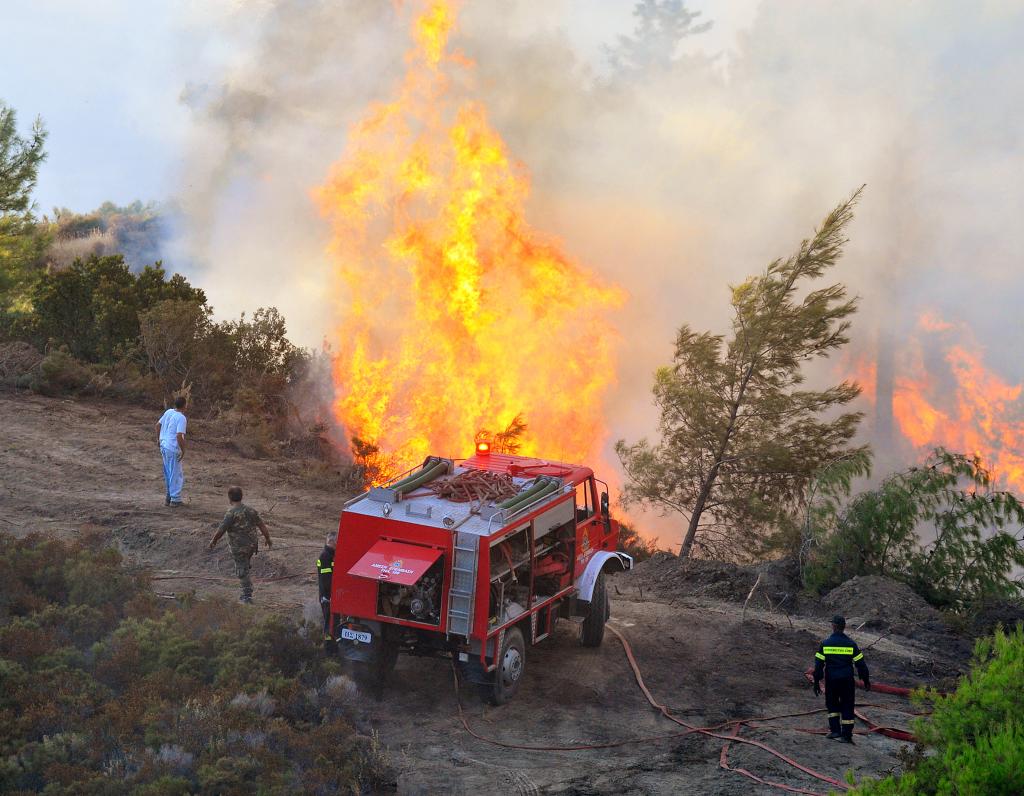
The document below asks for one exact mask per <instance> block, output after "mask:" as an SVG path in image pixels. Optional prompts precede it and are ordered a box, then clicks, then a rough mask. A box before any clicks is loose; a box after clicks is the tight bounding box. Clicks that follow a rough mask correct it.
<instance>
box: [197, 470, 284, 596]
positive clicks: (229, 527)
mask: <svg viewBox="0 0 1024 796" xmlns="http://www.w3.org/2000/svg"><path fill="white" fill-rule="evenodd" d="M228 500H230V501H231V508H229V509H228V510H227V513H226V514H225V515H224V519H223V520H221V523H220V527H219V528H217V533H216V534H215V535H214V537H213V539H211V540H210V550H213V548H214V547H216V545H217V542H219V541H220V537H222V536H223V535H224V534H225V533H226V534H227V535H228V544H229V545H230V546H231V557H232V558H233V559H234V561H235V574H236V575H237V576H238V580H239V582H240V583H241V586H242V596H241V597H240V598H239V601H240V602H243V603H251V602H252V579H251V578H250V577H249V570H250V569H252V557H253V556H254V555H256V553H257V552H258V551H259V548H260V542H259V537H257V536H256V529H257V528H259V529H260V531H261V532H262V533H263V538H264V539H266V540H267V547H273V546H274V543H273V542H272V541H271V539H270V532H269V531H268V530H267V526H266V524H265V523H264V522H263V520H262V518H261V517H260V515H259V513H258V512H257V511H256V509H254V508H250V507H249V506H246V505H245V504H244V503H243V502H242V490H241V488H240V487H237V486H233V487H231V488H230V489H229V490H228Z"/></svg>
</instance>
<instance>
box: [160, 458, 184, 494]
mask: <svg viewBox="0 0 1024 796" xmlns="http://www.w3.org/2000/svg"><path fill="white" fill-rule="evenodd" d="M160 455H161V456H162V457H163V460H164V483H166V484H167V497H169V498H170V499H171V503H180V502H181V488H182V487H183V486H184V485H185V473H184V472H183V471H182V469H181V454H180V452H179V450H178V446H177V445H175V446H174V447H173V448H165V447H164V446H163V445H161V446H160Z"/></svg>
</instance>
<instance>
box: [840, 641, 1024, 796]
mask: <svg viewBox="0 0 1024 796" xmlns="http://www.w3.org/2000/svg"><path fill="white" fill-rule="evenodd" d="M922 699H925V700H928V701H931V702H933V703H934V712H933V713H932V715H931V717H930V718H925V719H920V720H918V721H917V722H916V726H915V731H916V734H917V736H918V738H919V739H920V742H921V744H923V746H924V747H925V748H926V750H928V751H931V752H933V753H932V754H921V755H918V756H917V757H916V758H915V761H914V763H913V766H912V768H911V769H910V770H908V771H906V772H905V773H904V774H903V775H902V776H900V777H888V778H886V779H883V780H880V781H872V780H867V781H865V782H863V783H861V785H860V787H859V788H857V789H855V790H853V791H851V793H859V794H879V795H880V796H881V795H882V794H885V795H887V796H888V795H889V794H907V795H908V796H910V794H913V795H914V796H917V794H955V793H985V794H1006V795H1007V796H1010V794H1018V793H1024V722H1022V721H1021V717H1020V706H1021V705H1022V704H1024V627H1022V626H1020V625H1018V626H1017V628H1016V629H1015V630H1013V631H1012V632H1009V633H1004V632H1003V631H1002V630H1001V629H1000V630H997V631H996V633H995V635H994V636H990V637H986V638H982V639H979V640H978V643H977V646H976V648H975V663H974V665H973V667H972V669H971V673H970V674H969V675H968V676H967V677H965V678H964V679H963V680H962V681H961V682H960V685H959V687H958V688H957V690H956V692H955V693H953V694H950V695H949V696H945V697H944V696H941V695H939V694H938V693H936V692H930V693H927V694H925V695H924V696H923V697H922Z"/></svg>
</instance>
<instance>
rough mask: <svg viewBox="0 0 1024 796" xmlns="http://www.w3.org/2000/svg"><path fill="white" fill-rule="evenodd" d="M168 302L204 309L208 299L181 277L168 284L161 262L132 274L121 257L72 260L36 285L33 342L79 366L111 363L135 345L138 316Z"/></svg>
mask: <svg viewBox="0 0 1024 796" xmlns="http://www.w3.org/2000/svg"><path fill="white" fill-rule="evenodd" d="M168 300H173V301H195V302H199V303H201V304H203V305H205V303H206V296H205V294H204V293H203V291H201V290H198V289H196V288H193V287H192V286H191V285H189V284H188V282H187V281H186V280H185V279H184V278H183V277H181V276H178V275H175V276H173V277H171V278H170V279H167V278H166V274H165V272H164V270H163V267H162V266H161V264H160V263H156V264H155V265H152V266H147V267H146V268H145V269H144V270H143V271H142V272H141V273H139V274H134V273H132V272H131V270H129V268H128V266H127V265H126V264H125V262H124V258H123V257H121V255H110V256H106V257H98V256H95V255H94V256H92V257H88V258H86V259H84V260H75V262H74V263H73V264H72V265H71V266H70V267H68V268H63V269H51V270H49V271H48V272H46V273H45V274H43V275H42V276H40V277H39V279H38V280H37V282H36V284H35V286H34V288H33V292H32V326H31V330H32V332H31V333H32V337H33V342H35V343H36V345H37V346H39V347H40V348H41V347H43V346H46V345H49V344H51V343H53V344H55V345H57V346H66V347H67V348H68V350H69V352H70V353H71V354H72V355H73V356H74V357H75V358H77V359H79V360H81V361H83V362H89V363H111V362H113V361H114V360H115V358H116V353H117V351H118V350H119V349H120V348H123V347H124V346H130V345H133V344H134V343H135V342H136V341H137V340H138V337H139V313H140V312H144V311H145V310H147V309H149V308H150V307H152V306H154V305H155V304H157V303H158V302H160V301H168Z"/></svg>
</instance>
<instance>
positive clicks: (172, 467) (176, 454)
mask: <svg viewBox="0 0 1024 796" xmlns="http://www.w3.org/2000/svg"><path fill="white" fill-rule="evenodd" d="M185 403H186V401H185V398H184V397H182V396H179V397H178V398H175V399H174V408H173V409H168V410H167V411H166V412H164V413H163V416H161V418H160V419H159V420H158V421H157V426H158V427H159V428H160V455H161V456H162V457H163V460H164V482H165V483H166V484H167V496H166V499H165V500H164V505H167V506H180V505H181V488H182V486H184V485H185V474H184V473H183V472H182V469H181V460H182V459H183V458H185V427H186V425H187V424H188V421H187V420H186V419H185V413H184V412H183V411H182V410H183V409H184V408H185Z"/></svg>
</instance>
